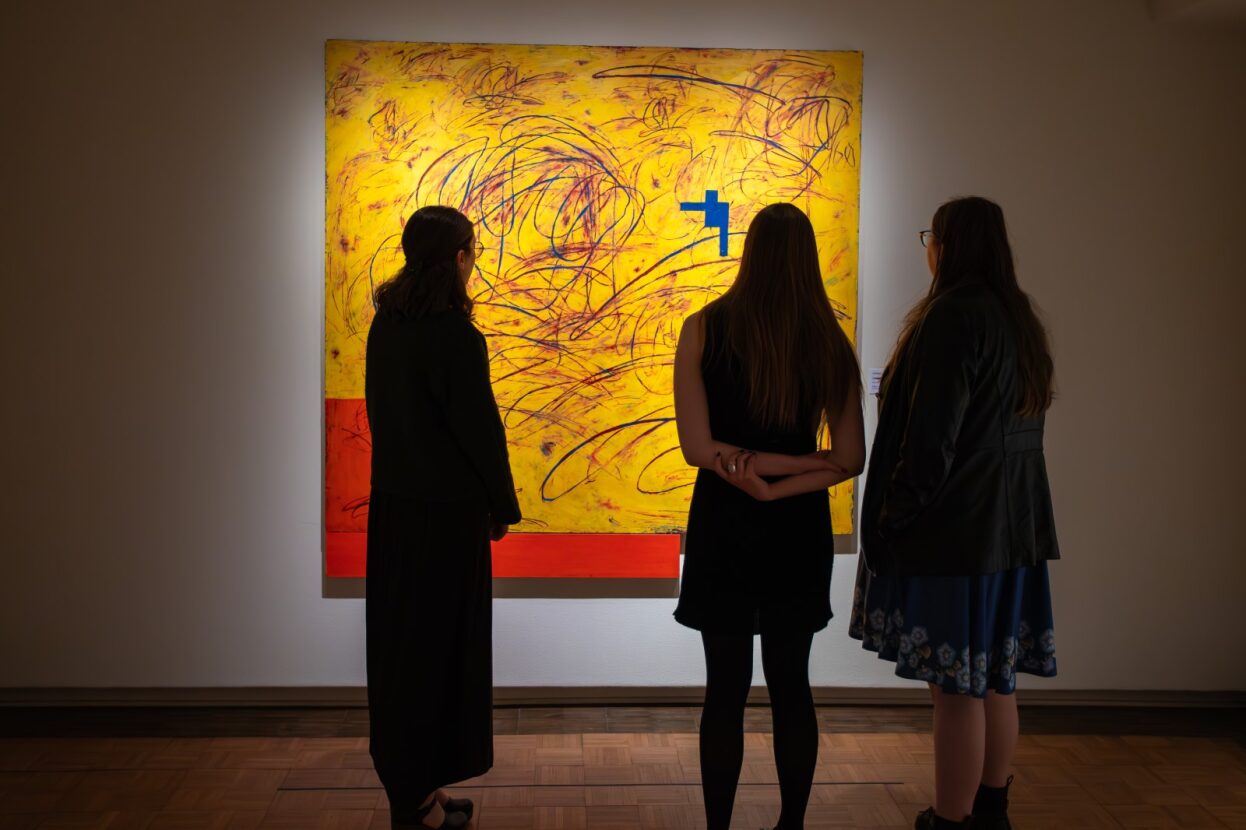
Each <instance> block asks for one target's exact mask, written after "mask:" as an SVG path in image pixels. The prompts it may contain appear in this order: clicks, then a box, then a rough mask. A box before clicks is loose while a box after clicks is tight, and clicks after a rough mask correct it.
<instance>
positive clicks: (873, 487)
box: [861, 284, 1060, 576]
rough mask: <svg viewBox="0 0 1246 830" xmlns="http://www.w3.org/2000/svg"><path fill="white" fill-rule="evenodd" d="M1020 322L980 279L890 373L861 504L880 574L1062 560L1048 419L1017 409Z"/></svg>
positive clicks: (928, 321) (929, 317) (933, 315)
mask: <svg viewBox="0 0 1246 830" xmlns="http://www.w3.org/2000/svg"><path fill="white" fill-rule="evenodd" d="M1019 391H1020V390H1019V378H1018V372H1017V351H1016V345H1015V339H1014V335H1013V324H1012V322H1011V321H1010V319H1009V317H1008V312H1007V310H1006V309H1005V307H1004V305H1003V304H1002V303H1001V302H1000V301H999V300H998V299H997V298H996V297H995V295H994V294H993V293H992V292H991V291H990V289H988V288H986V287H985V286H982V285H972V284H971V285H965V286H960V287H957V288H955V289H952V290H950V291H948V292H947V293H946V294H944V295H943V296H941V297H939V298H938V299H937V300H935V301H934V303H933V304H932V305H931V306H930V308H929V310H928V311H927V314H926V317H925V319H924V320H923V321H922V323H921V325H920V327H919V328H918V330H917V332H916V334H915V335H914V337H913V339H912V341H911V342H910V346H909V348H908V349H907V350H906V353H905V354H903V355H901V356H900V357H899V358H898V359H897V361H896V364H895V366H894V367H893V370H892V373H891V375H890V376H889V377H888V378H886V382H885V385H884V390H883V397H882V398H881V399H880V402H879V417H878V430H877V432H876V433H875V435H874V446H873V450H872V451H871V456H870V465H869V477H868V478H867V480H866V487H865V496H864V498H863V500H862V508H861V544H862V552H863V554H864V555H865V559H866V563H867V565H868V566H869V568H870V570H872V571H874V572H875V573H893V574H897V575H901V576H916V575H930V576H970V575H976V574H988V573H994V572H996V571H1004V570H1009V569H1012V568H1016V567H1019V566H1022V565H1032V564H1035V563H1037V562H1040V561H1043V560H1047V559H1058V558H1059V556H1060V551H1059V548H1058V546H1057V544H1056V531H1055V521H1054V519H1053V516H1052V508H1051V490H1050V487H1049V485H1048V482H1047V466H1046V462H1045V460H1044V458H1043V417H1042V416H1041V415H1040V416H1039V417H1037V418H1023V417H1021V416H1020V415H1018V414H1016V404H1017V401H1018V400H1019Z"/></svg>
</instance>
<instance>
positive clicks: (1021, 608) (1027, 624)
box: [848, 560, 1056, 697]
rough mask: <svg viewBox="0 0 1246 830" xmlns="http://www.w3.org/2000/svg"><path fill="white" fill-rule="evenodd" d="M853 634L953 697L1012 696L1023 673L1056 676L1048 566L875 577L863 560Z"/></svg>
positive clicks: (900, 670)
mask: <svg viewBox="0 0 1246 830" xmlns="http://www.w3.org/2000/svg"><path fill="white" fill-rule="evenodd" d="M848 635H849V636H850V637H853V638H854V639H857V640H861V645H862V646H863V647H864V648H865V649H867V650H869V651H874V652H877V653H878V656H879V658H880V659H882V660H890V661H892V662H894V663H895V664H896V674H897V675H899V676H900V677H907V678H909V679H912V680H921V681H925V682H926V683H934V684H936V685H938V686H939V687H940V688H942V690H943V691H945V692H951V693H955V694H962V695H973V696H974V697H985V696H986V693H987V692H988V691H994V692H997V693H999V694H1003V695H1007V694H1012V693H1013V692H1014V691H1016V688H1017V673H1018V672H1025V673H1026V674H1035V675H1038V676H1039V677H1054V676H1055V674H1056V643H1055V634H1054V631H1053V624H1052V618H1051V583H1050V581H1049V580H1048V577H1047V563H1046V562H1040V563H1038V564H1037V565H1032V566H1028V567H1021V568H1015V569H1013V570H1011V571H1000V572H999V573H993V574H985V575H983V576H908V577H900V576H871V575H870V572H869V571H868V570H866V568H865V564H864V560H860V561H858V563H857V585H856V590H855V591H854V592H853V600H852V618H851V620H850V621H849V624H848Z"/></svg>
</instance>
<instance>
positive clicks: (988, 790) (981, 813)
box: [973, 775, 1012, 830]
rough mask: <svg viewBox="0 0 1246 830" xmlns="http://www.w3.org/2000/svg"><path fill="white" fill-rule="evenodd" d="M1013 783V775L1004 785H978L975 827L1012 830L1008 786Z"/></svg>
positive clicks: (974, 814)
mask: <svg viewBox="0 0 1246 830" xmlns="http://www.w3.org/2000/svg"><path fill="white" fill-rule="evenodd" d="M1011 785H1012V776H1011V775H1010V776H1008V782H1007V783H1006V784H1004V786H1002V787H984V786H979V787H978V794H977V795H976V796H974V799H973V819H974V826H975V827H986V828H990V830H1012V823H1011V822H1009V821H1008V787H1010V786H1011Z"/></svg>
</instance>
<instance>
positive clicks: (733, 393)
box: [675, 304, 835, 634]
mask: <svg viewBox="0 0 1246 830" xmlns="http://www.w3.org/2000/svg"><path fill="white" fill-rule="evenodd" d="M719 311H720V309H719V307H718V305H717V304H713V305H710V306H708V307H707V308H706V309H705V311H704V312H702V316H703V317H704V322H705V343H704V349H703V352H702V355H701V375H702V378H703V379H704V382H705V393H706V397H707V398H708V401H709V411H710V432H711V434H712V435H713V436H714V440H716V441H722V442H725V443H728V444H733V445H735V446H738V447H742V448H744V449H748V450H754V451H759V452H775V453H784V454H788V455H802V454H805V453H810V452H813V451H815V450H816V449H817V434H816V432H815V430H813V429H808V430H804V431H801V430H795V431H792V430H775V429H765V428H763V427H762V426H761V425H760V424H759V423H757V422H756V420H755V419H754V418H753V417H752V416H751V415H750V414H749V406H748V399H747V390H748V384H747V380H746V376H745V374H744V372H743V368H742V366H741V365H740V362H739V360H737V359H736V358H735V357H734V356H732V355H729V354H725V351H726V350H725V349H723V348H722V345H723V342H724V341H723V332H722V328H723V315H722V314H721V313H718V312H719ZM834 555H835V539H834V533H833V531H832V530H831V507H830V500H829V497H828V495H827V491H825V490H817V491H815V492H812V493H805V494H802V495H799V496H792V497H791V498H786V499H779V500H778V501H772V502H760V501H757V500H755V499H754V498H753V497H752V496H750V495H748V494H747V493H745V492H743V491H742V490H738V489H737V488H735V487H733V486H731V485H730V484H728V483H727V482H725V481H723V480H722V479H721V478H719V477H718V474H717V473H715V472H713V471H712V470H700V471H699V472H698V473H697V480H696V486H695V487H694V489H693V491H692V505H691V507H690V509H689V511H688V530H687V536H686V537H685V539H684V571H683V577H682V580H681V583H680V590H679V604H678V606H677V607H676V609H675V619H676V621H678V622H679V623H681V624H683V625H686V626H688V627H689V628H695V629H697V630H698V631H702V632H705V633H707V634H768V633H782V632H809V631H820V630H821V629H823V628H825V627H826V624H827V622H829V621H830V619H831V563H832V561H833V559H834Z"/></svg>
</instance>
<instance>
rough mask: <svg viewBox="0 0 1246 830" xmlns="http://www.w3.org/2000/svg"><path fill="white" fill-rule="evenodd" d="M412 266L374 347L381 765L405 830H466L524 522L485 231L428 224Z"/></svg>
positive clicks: (375, 756)
mask: <svg viewBox="0 0 1246 830" xmlns="http://www.w3.org/2000/svg"><path fill="white" fill-rule="evenodd" d="M402 250H403V253H404V254H405V256H406V264H405V265H404V266H403V268H402V270H401V271H400V272H399V273H398V275H397V276H395V277H394V278H393V279H392V280H390V281H389V282H386V283H385V284H383V285H381V286H380V287H379V288H378V289H377V291H376V294H375V298H374V301H375V306H376V316H375V318H374V319H373V321H372V327H371V329H370V330H369V332H368V349H367V364H366V382H365V387H366V389H365V395H366V398H367V410H368V422H369V424H370V426H371V430H372V495H371V500H370V503H369V508H368V565H367V568H368V571H367V611H366V615H367V651H368V655H367V662H368V713H369V717H370V735H371V745H370V749H371V753H372V760H373V764H374V765H375V767H376V771H377V774H378V776H379V777H380V779H381V783H382V784H383V785H384V787H385V792H386V795H388V797H389V803H390V811H391V818H392V821H393V826H394V827H417V828H418V827H446V828H456V827H463V826H465V825H466V824H467V822H468V820H469V819H470V817H471V814H472V804H471V802H470V801H467V800H459V799H451V798H449V797H448V796H447V794H446V793H445V792H444V791H443V790H441V789H440V788H441V787H443V786H446V785H448V784H452V783H454V782H457V781H463V780H465V779H468V778H472V777H475V776H477V775H481V774H483V773H484V772H486V771H488V770H489V768H490V767H492V766H493V668H492V666H493V654H492V590H493V587H492V586H493V582H492V579H493V577H492V560H491V556H490V540H493V541H495V542H496V541H500V540H501V539H502V537H503V536H505V535H506V531H507V527H508V526H509V525H513V524H515V523H516V522H518V521H519V520H520V515H519V505H518V502H517V500H516V498H515V486H514V483H513V481H512V478H511V471H510V461H509V457H508V454H507V449H506V433H505V431H504V429H503V427H502V421H501V418H500V417H499V415H498V407H497V404H496V402H495V401H494V398H493V390H492V387H491V386H490V382H489V355H488V351H487V349H486V347H485V339H484V337H483V336H482V335H481V334H480V332H479V331H477V330H476V328H475V326H473V325H472V319H471V313H472V301H471V300H470V299H469V297H468V294H467V281H468V278H469V277H470V276H471V273H472V269H473V268H474V266H475V263H476V257H477V256H478V255H479V253H480V246H479V243H478V242H477V241H476V239H475V233H474V230H473V227H472V223H471V222H470V221H468V219H467V217H465V216H463V214H461V213H459V212H458V211H457V210H454V209H452V208H448V207H425V208H421V209H420V210H418V211H416V213H415V214H414V215H413V216H412V217H411V218H410V220H408V222H407V225H406V228H405V229H404V231H403V234H402Z"/></svg>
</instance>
